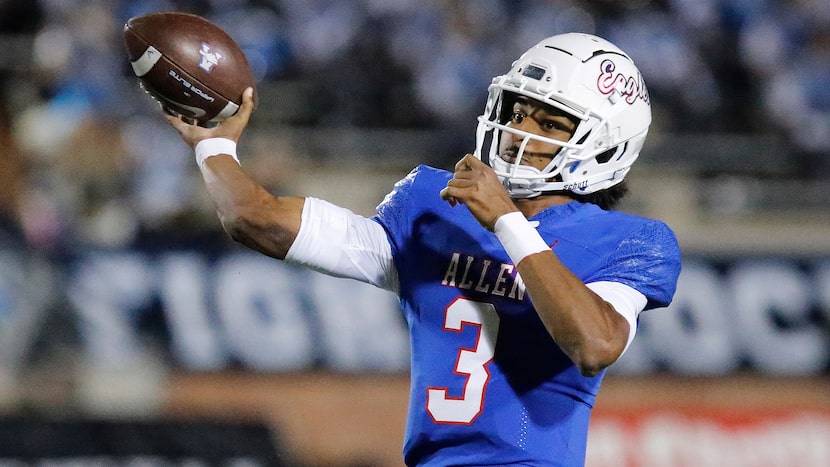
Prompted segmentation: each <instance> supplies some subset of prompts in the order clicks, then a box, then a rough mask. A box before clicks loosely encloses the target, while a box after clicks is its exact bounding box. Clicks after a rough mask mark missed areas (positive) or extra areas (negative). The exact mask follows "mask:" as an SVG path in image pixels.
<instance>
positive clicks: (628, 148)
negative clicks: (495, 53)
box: [475, 33, 651, 198]
mask: <svg viewBox="0 0 830 467" xmlns="http://www.w3.org/2000/svg"><path fill="white" fill-rule="evenodd" d="M488 91H489V95H488V98H487V104H486V106H485V109H484V114H483V115H481V116H480V117H478V128H477V130H476V152H475V155H476V157H478V158H479V159H481V160H482V161H484V162H486V163H487V164H489V165H490V166H491V167H492V168H493V169H494V170H495V172H496V174H497V175H498V176H499V178H500V179H501V181H502V183H504V186H505V188H507V191H508V192H509V193H510V195H511V196H512V197H514V198H532V197H535V196H539V195H540V194H542V193H544V192H549V191H570V192H573V193H575V194H578V195H585V194H589V193H593V192H595V191H598V190H603V189H606V188H609V187H611V186H614V185H616V184H617V183H619V182H621V181H622V180H623V177H625V175H626V174H627V173H628V171H629V169H630V168H631V164H633V163H634V161H635V160H636V159H637V156H639V154H640V149H641V148H642V147H643V143H644V142H645V138H646V134H647V133H648V128H649V125H650V124H651V104H650V102H649V96H648V90H647V89H646V85H645V83H644V82H643V78H642V76H640V72H639V71H638V70H637V67H636V66H635V65H634V62H632V60H631V58H630V57H629V56H628V55H627V54H626V53H625V52H623V51H622V50H620V49H619V48H618V47H616V46H615V45H614V44H612V43H610V42H608V41H606V40H605V39H602V38H599V37H596V36H592V35H589V34H579V33H570V34H561V35H557V36H552V37H549V38H547V39H545V40H543V41H541V42H539V43H538V44H536V45H535V46H533V47H532V48H531V49H530V50H528V51H527V52H525V53H524V54H523V55H522V56H521V57H519V59H518V60H516V61H515V62H513V65H512V68H511V69H510V71H509V72H508V73H507V74H505V75H503V76H497V77H496V78H493V82H492V84H491V85H490V87H489V88H488ZM515 95H522V96H527V97H529V98H531V99H534V100H536V101H539V102H542V103H544V104H548V105H550V106H553V107H555V108H557V109H559V110H562V111H564V112H566V113H567V114H569V115H572V116H573V117H575V118H576V119H577V120H578V123H577V126H576V129H575V130H574V133H573V136H572V137H571V139H570V140H569V141H557V140H552V139H550V138H545V137H542V136H538V135H534V134H532V133H528V132H524V131H520V130H518V129H516V128H511V127H509V126H507V123H508V121H509V118H510V114H511V112H512V104H513V101H514V97H515ZM506 133H511V134H513V135H519V136H520V137H521V138H522V142H521V143H520V145H519V152H518V154H517V155H516V157H515V158H510V159H511V160H513V162H508V161H506V160H505V159H503V158H502V157H500V156H501V155H502V154H504V152H505V150H506V149H507V148H508V147H509V146H511V145H512V144H513V142H512V140H513V137H512V135H510V134H506ZM534 139H535V140H538V141H542V142H547V143H553V144H556V145H558V146H560V147H561V149H560V150H559V151H558V152H557V153H556V155H555V156H554V157H553V160H552V161H551V162H550V164H548V166H547V167H545V168H544V169H543V170H538V169H536V168H534V167H531V166H528V165H522V164H521V161H522V155H523V153H524V150H525V147H526V146H527V144H528V143H529V142H530V141H531V140H534Z"/></svg>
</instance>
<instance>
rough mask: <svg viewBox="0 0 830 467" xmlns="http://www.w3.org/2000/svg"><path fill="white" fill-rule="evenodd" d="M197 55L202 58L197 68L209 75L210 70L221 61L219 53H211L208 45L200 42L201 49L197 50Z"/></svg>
mask: <svg viewBox="0 0 830 467" xmlns="http://www.w3.org/2000/svg"><path fill="white" fill-rule="evenodd" d="M199 55H201V56H202V61H200V62H199V68H201V69H203V70H205V71H207V72H208V73H210V70H211V69H212V68H213V67H215V66H216V65H218V64H219V60H221V59H222V54H220V53H219V52H211V51H210V45H209V44H205V43H204V42H202V48H201V49H199Z"/></svg>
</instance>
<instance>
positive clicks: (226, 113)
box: [210, 101, 239, 122]
mask: <svg viewBox="0 0 830 467" xmlns="http://www.w3.org/2000/svg"><path fill="white" fill-rule="evenodd" d="M237 110H239V106H238V105H236V104H234V103H233V101H228V105H226V106H225V108H224V109H222V111H221V112H219V113H218V114H216V116H215V117H213V118H212V119H211V120H210V121H212V122H218V121H221V120H224V119H226V118H228V117H230V116H232V115H233V114H235V113H236V111H237Z"/></svg>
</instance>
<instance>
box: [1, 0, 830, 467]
mask: <svg viewBox="0 0 830 467" xmlns="http://www.w3.org/2000/svg"><path fill="white" fill-rule="evenodd" d="M160 10H179V11H188V12H192V13H197V14H201V15H204V16H206V17H208V18H209V19H211V20H213V21H214V22H216V23H217V24H219V25H220V26H222V27H223V28H225V29H226V30H227V31H228V32H229V33H230V34H231V35H232V36H233V37H234V38H235V39H237V41H238V42H239V43H240V44H241V45H242V46H243V48H244V49H245V51H246V53H247V54H248V56H249V58H250V60H251V62H252V65H253V67H254V69H255V72H256V75H257V77H258V86H259V92H260V95H261V102H260V105H259V108H258V110H257V111H256V113H255V115H254V117H253V121H252V124H251V127H250V130H249V132H248V134H247V136H246V139H245V140H244V141H243V143H242V148H241V153H242V154H243V156H242V159H243V165H244V166H245V167H246V168H248V169H249V170H250V171H251V172H252V173H254V174H255V176H256V177H257V178H258V179H259V180H261V181H262V182H263V183H265V184H266V185H267V186H268V187H269V188H270V189H271V190H273V191H274V192H286V193H292V194H301V195H314V196H318V197H322V198H325V199H328V200H331V201H335V202H338V203H340V204H342V205H344V206H347V207H349V208H351V209H353V210H355V211H357V212H360V213H363V214H367V215H368V214H371V213H372V212H373V208H374V206H375V205H376V204H377V203H378V202H379V201H380V199H381V198H382V196H383V195H384V194H385V193H386V192H387V191H388V190H389V189H390V187H391V185H392V183H393V182H394V181H395V180H397V179H399V178H400V177H402V176H403V175H405V174H406V173H407V172H408V171H409V169H410V168H411V167H413V166H414V165H415V164H417V163H421V162H424V163H429V164H433V165H437V166H441V167H446V168H449V167H451V166H452V164H453V163H454V162H455V160H456V159H458V158H459V157H460V156H461V155H462V154H464V153H465V152H467V151H469V150H470V149H471V148H472V144H473V141H472V140H473V133H474V126H475V117H476V116H477V115H478V113H479V112H480V111H481V109H482V108H483V103H484V99H485V97H486V92H485V89H486V86H487V84H488V83H489V80H490V78H491V77H492V76H494V75H496V74H499V73H501V72H503V71H504V70H505V69H506V67H507V66H508V65H509V64H510V61H511V60H512V59H514V58H515V57H516V56H517V55H518V54H519V53H520V52H522V51H523V50H525V49H526V48H527V47H528V46H530V45H531V44H533V43H535V42H536V41H538V40H539V39H541V38H543V37H545V36H548V35H552V34H554V33H559V32H565V31H583V32H593V33H596V34H599V35H602V36H605V37H607V38H609V39H610V40H612V41H614V42H616V43H617V44H618V45H620V46H621V47H622V48H623V49H625V50H627V51H628V52H629V53H630V54H631V55H632V56H633V57H634V59H635V61H636V62H637V63H638V64H639V66H640V68H641V71H642V72H643V74H644V76H645V78H646V82H647V83H648V84H649V88H650V92H651V96H652V102H653V104H654V117H655V118H654V124H653V125H652V131H651V135H650V140H649V142H648V143H647V145H646V148H645V150H644V152H643V154H642V156H641V160H640V161H639V162H638V164H637V166H635V170H634V171H633V173H632V175H631V178H632V188H633V193H632V196H631V198H630V199H629V200H627V201H626V205H625V206H624V208H625V209H626V210H628V211H630V212H635V213H641V214H645V215H649V216H655V217H659V218H662V219H664V220H665V221H667V222H668V223H669V224H670V225H672V226H673V227H674V229H675V231H676V232H677V234H678V237H679V240H680V242H681V246H682V247H683V249H684V253H685V259H684V270H683V273H682V275H681V280H680V285H679V290H678V294H677V297H676V300H675V303H674V304H673V305H672V307H671V308H670V309H669V310H661V311H656V312H651V313H648V314H647V315H645V316H644V318H643V324H642V329H641V331H640V333H639V337H638V339H637V340H636V341H635V345H633V346H632V347H631V349H630V350H629V351H628V353H627V354H626V355H625V356H624V357H623V359H622V360H621V361H620V362H619V363H618V364H617V366H615V367H614V369H613V370H612V371H611V372H610V373H609V375H608V376H607V379H606V384H605V386H604V388H603V390H602V392H601V394H600V398H599V401H598V405H597V407H596V409H595V417H594V420H593V422H592V426H591V441H590V443H589V455H588V465H590V466H615V467H616V466H628V465H630V466H660V467H662V466H690V467H696V466H726V465H729V466H802V467H803V466H827V465H830V386H828V382H830V379H828V372H829V371H830V363H829V361H830V182H828V177H827V176H828V174H830V85H828V77H830V3H828V1H827V0H662V1H649V0H621V1H607V0H606V1H593V2H586V1H575V0H515V1H507V0H468V1H465V0H331V1H323V0H215V1H207V0H202V1H198V0H191V1H184V0H182V1H164V0H134V1H127V0H123V1H117V0H110V1H107V0H39V1H35V0H0V50H2V53H0V147H2V157H0V265H2V266H0V415H1V416H2V418H0V464H2V465H9V466H26V465H44V464H39V462H44V459H47V460H49V461H50V462H52V463H50V464H48V465H106V466H110V465H163V466H167V465H189V466H193V465H234V466H243V465H244V466H259V465H296V466H303V465H307V466H382V467H386V466H395V465H400V449H401V437H402V434H403V423H404V417H405V412H406V397H407V375H406V370H407V367H408V360H407V359H408V346H407V337H406V333H405V329H404V324H403V322H402V321H401V318H400V316H399V314H398V313H397V312H396V307H395V302H394V299H393V298H392V297H390V296H388V295H387V294H385V293H382V292H378V291H375V290H373V289H370V288H367V287H361V286H359V285H356V284H355V283H351V282H346V281H340V280H333V279H329V278H325V277H323V276H320V275H317V274H313V273H309V272H307V271H302V270H297V269H293V268H290V267H286V266H285V265H283V264H280V263H278V262H275V261H269V260H267V259H266V258H262V257H259V256H256V255H253V254H251V253H250V252H248V251H246V250H244V249H242V248H240V247H239V246H237V245H234V244H232V243H231V242H230V241H229V240H227V239H226V238H225V236H224V234H223V233H222V232H221V228H220V226H219V225H218V222H217V221H216V219H215V216H214V214H213V211H212V209H211V208H210V205H209V203H208V200H207V199H206V196H205V194H204V191H203V189H202V186H201V183H200V181H199V179H198V173H197V170H195V168H194V164H193V161H192V156H191V154H190V151H189V150H188V148H186V147H185V146H184V145H183V143H181V142H180V141H179V139H178V137H177V136H176V135H175V134H174V132H173V131H172V129H170V128H169V127H168V126H167V124H166V122H164V120H163V119H162V118H161V117H160V114H159V110H158V108H157V107H156V106H155V105H154V104H153V102H152V101H151V99H149V98H148V97H147V96H146V95H144V94H143V93H142V91H141V90H140V89H139V87H138V83H137V81H136V80H135V79H134V78H133V76H132V75H131V71H130V69H129V64H128V63H127V62H126V59H125V56H124V53H123V45H122V42H121V29H122V26H123V24H124V23H125V22H126V20H127V19H128V18H129V17H131V16H135V15H138V14H143V13H147V12H151V11H160Z"/></svg>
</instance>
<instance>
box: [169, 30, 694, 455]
mask: <svg viewBox="0 0 830 467" xmlns="http://www.w3.org/2000/svg"><path fill="white" fill-rule="evenodd" d="M251 110H252V99H251V93H250V91H246V94H245V95H244V99H243V105H242V107H241V109H240V111H239V113H238V114H237V115H236V116H234V117H232V118H230V119H228V120H227V121H226V122H224V123H223V124H221V125H219V126H217V127H215V128H210V129H208V128H202V127H198V126H193V125H188V124H187V123H185V122H183V121H181V120H179V119H176V118H175V117H171V116H168V117H167V118H168V119H169V121H170V122H171V123H172V125H173V126H174V127H175V128H176V129H177V130H178V132H179V133H180V134H181V135H182V137H183V139H184V140H185V141H186V142H187V143H188V144H190V145H191V146H193V147H194V149H195V152H196V158H197V161H198V164H199V167H200V169H201V173H202V175H203V178H204V181H205V184H206V186H207V190H208V192H209V193H210V195H211V197H212V199H213V201H214V203H215V206H216V210H217V213H218V215H219V218H220V219H221V222H222V225H223V226H224V228H225V229H226V230H227V232H228V233H229V234H230V236H231V237H232V238H234V239H235V240H237V241H239V242H242V243H243V244H245V245H247V246H249V247H251V248H253V249H255V250H257V251H259V252H262V253H264V254H266V255H269V256H272V257H274V258H278V259H284V260H286V261H290V262H292V263H297V264H302V265H305V266H308V267H310V268H313V269H315V270H318V271H322V272H324V273H327V274H331V275H334V276H340V277H349V278H353V279H356V280H359V281H363V282H367V283H370V284H374V285H376V286H378V287H382V288H384V289H387V290H391V291H394V292H395V293H397V294H398V296H399V297H400V303H401V307H402V309H403V313H404V315H405V317H406V320H407V322H408V324H409V330H410V337H411V355H412V357H411V358H412V362H411V392H410V403H409V413H408V421H407V427H406V436H405V440H404V450H403V454H404V460H405V462H406V464H408V465H434V466H442V467H443V466H448V465H475V466H484V465H528V466H530V465H532V466H576V465H583V464H584V460H585V451H586V441H587V433H588V421H589V416H590V412H591V408H592V406H593V405H594V400H595V397H596V396H597V392H598V390H599V387H600V382H601V381H602V378H603V375H604V373H605V371H606V368H607V367H608V366H609V365H611V364H612V363H614V361H616V360H617V359H618V358H619V357H620V355H622V353H623V351H624V350H625V349H626V348H627V346H628V345H629V344H630V343H631V341H632V339H633V338H634V335H635V331H636V329H637V320H638V315H639V314H640V312H642V311H643V310H647V309H651V308H657V307H664V306H666V305H668V304H669V302H670V301H671V299H672V296H673V294H674V291H675V286H676V282H677V278H678V274H679V271H680V252H679V248H678V244H677V241H676V238H675V236H674V234H673V232H672V231H671V230H670V229H669V227H667V226H666V225H665V224H664V223H662V222H660V221H657V220H651V219H646V218H642V217H637V216H632V215H628V214H623V213H621V212H618V211H614V210H613V207H614V205H615V203H616V202H617V201H618V200H619V199H620V198H621V197H622V196H623V195H624V194H625V191H626V189H625V185H624V183H623V181H624V178H625V176H626V174H627V173H628V171H629V169H630V168H631V165H632V164H633V163H634V161H635V160H636V159H637V156H638V155H639V152H640V149H641V148H642V146H643V142H644V140H645V138H646V133H647V132H648V128H649V125H650V123H651V109H650V102H649V95H648V91H647V89H646V87H645V84H644V83H643V79H642V77H641V76H640V73H639V71H638V70H637V68H636V67H635V65H634V63H633V62H632V60H631V58H630V57H629V56H628V55H627V54H626V53H625V52H623V51H622V50H620V49H619V48H617V47H616V46H614V45H613V44H611V43H609V42H608V41H606V40H603V39H601V38H599V37H596V36H592V35H586V34H563V35H557V36H553V37H550V38H547V39H545V40H543V41H541V42H540V43H538V44H537V45H535V46H533V47H532V48H531V49H529V50H528V51H527V52H526V53H524V54H523V55H522V56H521V57H520V58H519V59H518V60H517V61H515V62H514V63H513V65H512V67H511V68H510V70H509V71H508V72H507V73H506V74H505V75H503V76H499V77H496V78H495V79H494V80H493V82H492V84H491V86H490V87H489V97H488V99H487V103H486V106H485V111H484V113H483V115H481V116H480V117H479V122H478V128H477V138H476V139H477V144H476V150H475V153H474V154H468V155H466V156H464V157H463V158H462V159H461V160H460V161H459V162H458V163H457V165H456V166H455V170H454V172H448V171H444V170H438V169H435V168H431V167H427V166H419V167H417V168H415V169H414V170H413V171H412V172H411V173H410V174H409V175H408V176H407V177H406V178H404V179H403V180H401V181H400V182H398V183H397V184H396V185H395V187H394V189H393V190H392V191H391V193H389V195H387V196H386V198H385V199H384V200H383V202H382V203H381V204H380V205H379V206H378V208H377V213H376V215H374V216H373V217H371V218H365V217H361V216H358V215H356V214H354V213H352V212H350V211H348V210H346V209H343V208H340V207H337V206H335V205H333V204H330V203H328V202H325V201H322V200H319V199H314V198H305V199H304V198H298V197H275V196H272V195H271V194H269V193H268V192H266V190H265V189H263V188H262V187H261V186H260V185H259V184H257V183H256V182H255V181H254V180H253V179H252V178H251V177H249V176H248V175H246V174H245V172H244V171H243V170H242V168H241V167H240V165H239V163H238V159H237V156H236V142H237V141H238V140H239V138H240V136H241V134H242V132H243V129H244V128H245V126H246V125H247V123H248V119H249V117H250V114H251Z"/></svg>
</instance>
